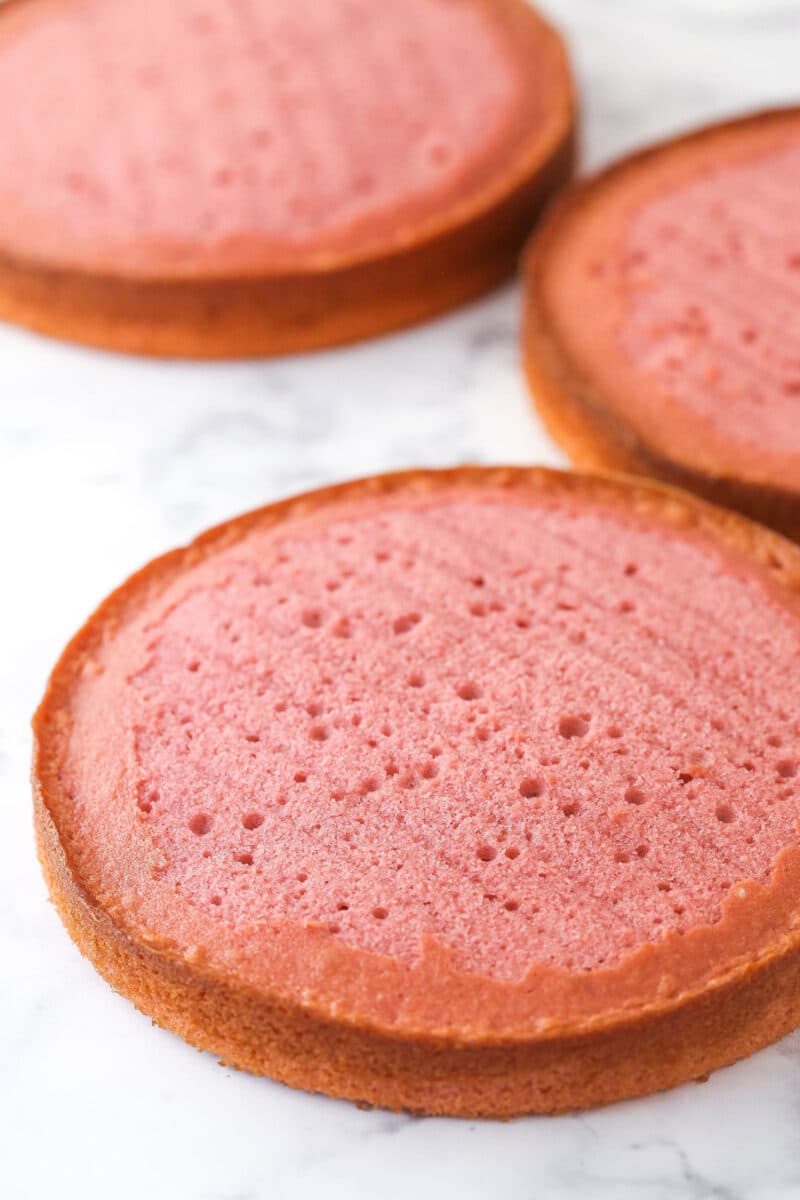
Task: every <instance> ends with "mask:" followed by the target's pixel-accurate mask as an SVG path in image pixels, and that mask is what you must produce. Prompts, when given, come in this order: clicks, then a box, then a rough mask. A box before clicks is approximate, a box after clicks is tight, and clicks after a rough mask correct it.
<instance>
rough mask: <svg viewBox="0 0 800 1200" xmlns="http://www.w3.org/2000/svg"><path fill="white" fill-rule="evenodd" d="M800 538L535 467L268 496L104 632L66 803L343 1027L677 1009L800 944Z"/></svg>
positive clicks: (68, 749) (127, 594) (166, 897)
mask: <svg viewBox="0 0 800 1200" xmlns="http://www.w3.org/2000/svg"><path fill="white" fill-rule="evenodd" d="M764 539H765V540H766V541H765V542H764V546H766V549H764V548H763V546H762V542H763V541H764ZM776 547H777V549H776ZM768 555H771V558H770V559H769V560H768ZM784 555H788V558H785V557H784ZM759 557H760V558H761V559H763V561H759ZM798 557H800V556H798V554H797V553H796V552H795V551H793V550H792V548H791V547H788V546H787V545H786V543H783V542H781V541H780V540H779V539H776V538H773V537H772V535H770V534H768V533H766V531H761V530H756V528H755V527H753V526H747V525H746V524H744V523H741V522H739V521H737V520H736V519H735V518H732V517H728V516H727V515H726V514H721V513H719V512H718V511H717V510H709V509H707V508H703V507H700V506H697V505H695V504H694V503H693V502H691V501H689V500H688V499H686V500H684V499H683V498H681V497H679V496H678V495H677V494H676V495H671V494H670V493H668V492H665V491H663V490H661V489H651V488H649V487H646V486H642V487H633V486H629V485H624V484H614V483H606V482H603V481H600V480H595V481H590V480H589V479H581V478H580V477H570V476H559V475H557V474H549V473H546V472H535V471H530V472H523V471H520V472H506V473H502V472H494V473H492V472H489V471H480V470H474V471H470V470H466V469H465V470H463V471H460V472H454V473H442V474H436V473H434V474H424V473H423V474H419V475H410V476H401V477H396V478H391V477H389V478H387V479H385V480H378V481H373V482H372V483H370V482H367V483H366V484H360V485H346V486H344V487H343V488H340V489H334V490H333V491H332V492H327V493H321V494H316V495H314V496H311V497H309V498H308V499H307V500H304V501H299V502H290V503H289V504H288V505H286V506H277V507H276V508H273V509H266V510H264V511H263V513H261V514H255V515H253V516H250V517H248V518H243V519H242V520H241V521H240V522H238V523H237V522H233V523H231V524H230V525H228V526H224V527H222V529H221V530H220V531H217V532H213V533H212V534H211V535H207V537H206V539H204V540H202V541H201V542H200V543H199V544H196V545H195V546H194V547H192V548H190V549H189V550H187V551H180V552H177V553H176V554H175V555H173V556H168V557H167V558H166V559H164V560H161V562H160V563H157V564H155V565H154V566H152V567H150V568H147V569H146V570H145V572H143V573H141V574H140V576H138V577H134V579H133V580H132V581H130V582H129V583H128V584H127V585H125V587H124V588H123V589H121V591H120V592H119V593H117V594H116V596H115V597H112V599H111V600H110V601H109V602H108V603H107V605H106V606H105V607H104V608H103V609H101V610H100V612H99V614H98V615H96V617H95V618H93V620H92V622H90V624H89V626H88V627H87V630H86V631H85V632H84V633H83V634H82V635H79V637H78V639H77V640H76V642H75V643H73V646H72V648H71V649H70V650H69V651H68V652H67V655H66V656H65V658H64V659H63V660H62V664H61V665H60V666H59V668H57V671H56V674H55V676H54V681H53V684H52V687H51V691H50V694H49V697H48V699H47V700H46V701H45V704H44V707H43V710H42V712H41V714H40V717H39V737H40V745H41V746H42V750H43V751H44V752H46V754H45V753H43V755H42V762H45V761H46V762H47V769H46V770H45V773H44V779H43V787H44V795H45V799H46V802H47V803H48V804H49V806H50V808H51V812H52V814H53V816H54V819H55V822H56V825H57V827H58V829H59V833H60V836H61V838H62V841H63V842H64V844H65V846H66V848H67V854H68V858H69V860H70V863H71V867H72V870H73V872H74V873H75V874H76V875H77V876H78V877H79V878H80V879H82V880H83V881H84V885H85V887H86V889H87V892H88V893H89V894H91V895H92V896H93V897H95V898H97V899H99V900H100V902H101V903H102V904H103V906H104V907H106V908H107V909H108V911H110V912H111V913H112V915H113V916H114V919H115V920H118V921H119V922H120V924H122V925H123V927H125V928H127V929H129V930H131V931H134V930H135V931H138V933H137V936H141V935H143V936H144V937H145V940H147V941H149V943H150V944H153V945H158V946H161V947H163V948H164V950H165V952H166V953H174V954H176V955H179V956H185V957H188V958H189V959H190V960H191V961H193V962H198V963H200V964H205V965H206V966H207V968H208V969H209V970H211V971H222V972H225V973H227V974H234V975H235V976H236V977H237V978H239V979H241V981H242V982H243V984H246V985H252V986H255V987H261V988H268V989H270V990H274V991H276V992H278V993H280V994H286V995H287V996H289V997H291V998H294V999H298V998H301V999H302V1002H304V1003H307V1004H310V1005H315V1006H318V1007H320V1008H322V1009H324V1010H325V1011H330V1012H336V1013H338V1014H345V1015H350V1016H352V1018H353V1019H359V1020H368V1021H374V1022H384V1023H389V1024H392V1025H396V1026H402V1027H404V1028H418V1029H421V1030H432V1029H441V1028H445V1027H446V1028H448V1029H449V1028H456V1029H459V1030H461V1032H462V1033H464V1035H465V1036H467V1035H469V1034H470V1032H471V1031H472V1032H475V1031H476V1030H482V1031H483V1032H484V1033H485V1032H486V1031H487V1030H488V1031H489V1032H491V1033H495V1034H498V1033H503V1032H507V1031H509V1030H512V1029H513V1030H517V1031H519V1030H520V1029H523V1030H529V1031H532V1030H535V1029H538V1028H545V1027H547V1028H549V1027H550V1026H551V1025H553V1024H555V1025H558V1024H559V1023H562V1024H563V1023H565V1022H566V1023H569V1022H570V1021H574V1020H579V1019H587V1018H592V1017H595V1016H596V1015H597V1014H598V1013H600V1012H606V1011H611V1010H613V1011H616V1010H618V1009H620V1008H625V1007H626V1006H629V1005H641V1004H645V1003H653V1002H655V1001H656V1000H657V999H659V998H660V999H662V1000H663V999H665V998H669V997H670V996H672V995H674V994H677V993H678V992H679V991H681V990H682V989H684V990H685V989H686V988H691V987H694V986H700V985H702V983H703V982H704V981H707V980H708V978H710V977H713V976H714V974H715V973H716V974H718V973H720V972H724V971H726V970H729V969H731V968H732V966H733V965H735V964H736V963H737V962H738V961H739V960H740V959H741V957H742V956H743V955H744V956H745V957H746V956H752V955H753V954H755V953H757V952H759V953H760V952H761V951H762V950H763V949H764V947H769V946H772V945H774V944H776V943H777V942H778V941H780V939H781V938H783V937H785V936H791V931H792V929H793V928H794V920H795V917H794V906H795V904H796V896H797V894H798V893H797V890H796V887H795V885H793V884H792V882H791V880H792V877H793V875H792V873H793V872H794V871H795V870H796V867H797V861H796V860H797V849H796V847H797V840H798V833H797V820H798V784H799V783H800V779H798V763H799V762H800V723H798V716H797V706H796V697H797V694H798V686H800V614H799V612H798V607H797V602H796V599H795V595H794V592H793V591H792V590H791V589H790V588H789V587H787V586H786V583H785V582H782V581H783V580H786V579H788V580H789V582H790V583H791V584H792V587H794V586H795V584H794V578H795V574H794V573H796V570H797V562H796V561H795V560H796V559H797V558H798ZM770 563H771V565H770Z"/></svg>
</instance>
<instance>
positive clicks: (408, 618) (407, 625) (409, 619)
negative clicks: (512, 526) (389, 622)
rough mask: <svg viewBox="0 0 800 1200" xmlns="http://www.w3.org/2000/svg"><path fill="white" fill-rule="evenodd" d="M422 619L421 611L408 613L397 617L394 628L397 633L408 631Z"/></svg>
mask: <svg viewBox="0 0 800 1200" xmlns="http://www.w3.org/2000/svg"><path fill="white" fill-rule="evenodd" d="M421 619H422V618H421V617H420V615H419V613H416V612H412V613H406V614H405V615H404V616H402V617H397V619H396V620H395V622H394V624H393V626H392V628H393V629H394V631H395V633H398V634H399V633H408V632H409V630H411V629H413V628H414V626H415V625H418V624H419V622H420V620H421Z"/></svg>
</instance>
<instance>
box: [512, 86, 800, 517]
mask: <svg viewBox="0 0 800 1200" xmlns="http://www.w3.org/2000/svg"><path fill="white" fill-rule="evenodd" d="M797 116H800V108H784V109H775V110H768V111H764V112H759V113H755V114H752V115H749V116H745V117H740V118H737V119H735V120H731V121H725V122H722V123H719V124H716V125H711V126H706V127H703V128H701V129H698V130H696V131H693V132H690V133H688V134H684V135H682V136H680V137H677V138H674V139H671V140H669V141H666V142H662V143H659V144H657V145H654V146H652V147H648V148H646V149H644V150H642V151H639V152H638V153H636V154H633V155H630V156H628V157H626V158H624V159H621V160H619V161H617V162H615V163H612V164H611V166H609V167H607V168H605V169H604V170H602V171H600V172H599V173H598V174H597V175H595V176H592V177H591V178H589V179H587V180H583V181H579V182H578V183H576V184H574V185H573V186H572V187H570V188H569V189H568V191H567V192H566V193H565V194H564V195H563V196H562V197H560V198H559V199H558V200H556V201H555V202H554V204H553V205H552V207H551V208H550V210H549V212H548V214H547V216H546V217H545V219H544V221H543V222H542V224H541V225H540V226H539V228H538V229H537V231H536V232H535V233H534V235H533V236H532V238H531V240H530V242H529V244H528V246H527V248H526V251H525V257H524V296H523V305H524V312H523V324H522V352H523V361H524V368H525V372H526V375H527V378H528V383H529V386H530V390H531V392H532V395H533V400H534V403H535V406H536V409H537V411H538V412H539V415H540V416H541V418H542V420H543V422H544V424H545V426H546V427H547V429H548V431H549V432H550V434H551V435H552V436H553V438H554V439H555V440H556V441H557V442H558V443H559V445H561V446H562V447H563V448H564V449H565V450H566V452H567V453H568V454H569V456H570V458H571V459H572V461H573V462H574V463H575V465H576V466H578V467H582V468H584V469H587V470H601V471H624V472H631V473H636V474H644V475H650V476H653V477H655V478H657V479H661V480H663V481H664V482H666V483H670V484H673V485H675V486H677V487H683V488H688V489H690V490H691V491H693V492H696V493H697V494H698V495H700V496H702V497H703V498H704V499H706V500H710V501H711V502H712V503H715V504H721V505H724V506H726V507H730V508H735V509H737V510H738V511H739V512H741V513H743V514H744V515H745V516H748V517H751V518H752V519H754V520H758V521H763V522H764V523H765V524H767V525H771V526H773V528H775V529H777V530H779V531H780V532H781V533H783V534H785V535H786V536H787V537H790V538H793V539H794V540H796V541H800V488H798V489H796V490H789V489H787V488H786V487H783V486H778V485H775V484H771V483H770V482H769V480H767V479H764V478H760V477H756V476H755V474H754V476H753V477H751V478H744V477H740V476H738V475H731V474H730V473H729V472H727V471H726V470H725V468H724V467H723V466H722V465H719V467H718V469H700V468H698V467H697V466H696V465H694V464H692V463H689V462H686V461H682V460H681V459H680V458H679V457H677V455H675V453H674V450H672V449H671V448H667V447H664V446H661V445H659V446H656V445H654V444H651V443H650V442H648V440H647V438H646V436H645V435H644V434H643V432H642V431H641V430H639V429H634V428H633V427H632V426H631V425H630V424H629V423H627V422H626V421H624V420H623V419H622V418H621V417H620V416H619V415H618V414H617V413H616V412H615V411H614V410H613V407H612V405H611V404H610V403H609V400H608V397H606V396H604V395H603V394H602V391H601V389H599V388H598V387H597V385H596V384H595V383H594V381H593V380H592V379H590V378H589V377H588V376H587V374H586V373H585V371H582V370H581V369H580V368H579V366H578V364H577V363H576V362H574V361H573V360H572V358H571V357H570V355H569V353H568V351H567V350H566V348H565V346H564V345H563V342H562V340H561V339H560V338H559V336H558V332H557V330H556V327H555V323H554V320H553V317H552V314H551V313H550V312H549V311H548V306H547V303H546V301H545V297H544V287H543V279H544V278H545V276H546V273H547V270H548V262H549V258H548V256H549V253H550V251H551V249H552V248H553V247H554V246H555V244H556V243H557V242H558V241H559V239H560V238H561V237H562V235H563V233H564V230H565V229H566V227H567V225H568V224H569V223H570V222H572V221H574V220H575V219H576V218H578V219H579V218H580V213H581V210H582V209H585V208H586V207H587V206H588V205H590V204H591V203H592V202H593V200H594V199H595V197H596V196H597V195H598V193H599V192H601V191H602V190H603V189H604V188H605V187H606V186H607V185H609V184H613V183H614V182H615V181H616V180H617V179H618V178H620V177H621V176H622V175H623V174H624V173H625V172H628V171H630V169H631V168H634V167H638V166H640V165H645V166H646V165H647V163H648V162H649V161H651V160H654V159H656V158H658V156H660V155H661V154H663V153H665V152H666V153H673V152H675V151H676V150H679V149H680V148H681V147H682V146H691V145H696V144H698V143H703V142H705V141H711V140H713V139H714V138H716V137H718V136H719V135H721V134H728V133H731V132H735V131H737V130H747V129H756V128H758V127H769V126H771V125H772V124H775V123H779V122H783V121H785V120H787V118H789V119H791V118H793V117H797Z"/></svg>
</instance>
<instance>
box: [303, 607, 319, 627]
mask: <svg viewBox="0 0 800 1200" xmlns="http://www.w3.org/2000/svg"><path fill="white" fill-rule="evenodd" d="M301 620H302V622H303V624H304V625H306V626H307V627H308V628H309V629H319V627H320V625H321V624H322V610H321V609H319V608H306V609H304V610H303V612H302V615H301Z"/></svg>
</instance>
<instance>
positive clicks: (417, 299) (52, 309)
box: [0, 0, 576, 359]
mask: <svg viewBox="0 0 800 1200" xmlns="http://www.w3.org/2000/svg"><path fill="white" fill-rule="evenodd" d="M27 2H28V0H14V3H13V4H12V5H10V6H9V7H10V9H17V8H18V7H19V6H22V5H24V4H25V3H27ZM65 2H67V0H65ZM480 2H481V4H485V5H486V6H487V7H488V8H489V9H490V10H491V15H492V19H493V20H494V21H496V22H497V24H498V26H499V27H504V28H505V29H506V31H507V35H508V38H509V40H510V42H511V44H512V45H513V46H514V48H515V52H516V53H519V54H520V55H523V54H525V53H526V47H533V46H535V47H536V49H537V53H541V55H542V57H543V61H545V62H546V64H547V72H548V73H549V74H550V76H551V77H552V88H551V90H550V94H549V96H548V98H547V100H548V102H547V110H546V112H545V113H544V114H543V115H542V116H540V119H539V120H538V121H537V122H534V128H533V130H532V131H531V132H528V131H527V127H525V131H524V135H523V136H522V137H520V138H518V140H517V146H516V149H514V150H513V153H512V152H510V151H509V147H508V146H507V145H506V144H505V141H504V142H503V144H502V145H498V146H497V147H496V148H495V150H494V151H493V153H492V156H491V160H490V161H489V162H487V164H486V169H485V183H484V185H483V186H482V187H481V188H480V189H479V190H478V191H475V190H474V189H473V192H472V194H471V195H470V196H469V197H467V198H466V199H465V198H464V197H462V196H460V195H459V193H458V191H457V190H456V191H455V192H454V194H453V196H452V197H451V198H450V199H449V201H448V200H444V201H443V206H442V210H441V212H439V213H437V215H436V216H435V218H426V219H425V220H424V221H422V222H421V223H420V224H419V225H418V227H414V228H413V230H411V231H407V232H404V234H403V237H402V239H399V240H398V239H397V238H396V237H392V238H388V237H387V238H384V239H383V240H381V239H380V238H378V239H377V240H373V241H372V242H371V243H370V244H368V245H362V244H361V243H360V242H358V241H356V242H354V243H353V245H352V246H350V247H348V246H346V245H343V246H342V247H341V248H340V249H339V250H338V251H337V252H336V253H326V254H325V255H324V256H322V257H321V259H320V261H319V262H318V263H314V262H313V261H310V262H309V263H307V264H303V265H302V266H301V267H299V268H298V269H297V270H295V269H293V268H287V267H283V268H278V269H276V270H270V268H269V266H268V265H265V266H264V268H263V269H261V268H260V267H259V266H256V267H255V268H254V270H253V273H252V274H243V273H241V272H234V273H230V272H225V271H224V270H220V271H218V270H216V269H214V271H213V272H210V273H205V272H203V271H202V270H201V271H194V270H193V271H190V272H188V273H183V274H182V275H175V276H172V275H169V274H165V275H164V277H163V278H159V277H153V276H150V275H145V276H142V275H137V274H126V273H125V272H124V271H122V272H120V273H116V272H114V271H112V270H109V271H107V272H100V271H98V272H81V271H79V270H74V269H71V268H64V267H61V266H59V265H58V264H55V263H52V264H48V263H39V262H33V261H30V260H28V259H23V258H18V257H16V256H14V254H13V253H10V252H8V251H6V252H3V251H2V249H0V319H2V320H7V321H11V322H14V323H17V324H20V325H23V326H26V327H28V328H30V329H33V330H36V331H38V332H41V333H46V334H50V335H52V336H55V337H59V338H65V339H68V340H70V341H76V342H82V343H86V344H88V345H93V346H98V347H102V348H106V349H112V350H118V351H124V352H129V353H134V354H145V355H152V356H163V357H182V358H198V359H214V358H236V357H246V356H260V355H274V354H285V353H286V354H288V353H294V352H297V351H301V350H313V349H320V348H323V347H326V346H335V345H340V344H345V343H349V342H353V341H357V340H360V339H362V338H367V337H372V336H374V335H377V334H380V333H383V332H386V331H389V330H392V329H398V328H402V327H404V326H408V325H411V324H414V323H416V322H419V321H422V320H425V319H427V318H430V317H432V316H434V315H436V314H437V313H440V312H443V311H445V310H447V309H449V308H452V307H454V306H456V305H458V304H460V303H463V302H465V301H467V300H469V299H472V298H474V297H476V296H478V295H480V294H481V293H483V292H485V291H486V290H488V289H490V288H492V287H494V286H496V285H497V284H499V283H500V282H502V280H503V279H504V278H506V277H507V276H509V275H510V274H512V273H513V271H514V270H515V268H516V265H517V260H518V256H519V252H520V248H521V246H522V245H523V242H524V240H525V238H526V237H527V235H528V234H529V232H530V229H531V226H532V225H533V222H534V220H535V219H536V217H537V216H538V214H539V212H540V211H541V209H542V207H543V206H544V204H545V202H546V201H547V200H548V199H549V197H550V196H551V195H552V193H553V192H554V191H556V190H557V189H558V188H559V187H560V186H561V185H562V184H564V183H565V182H567V180H568V179H569V177H570V175H571V173H572V169H573V165H574V154H575V120H576V112H575V110H576V101H575V94H574V89H573V84H572V80H571V75H570V70H569V64H568V60H567V55H566V50H565V48H564V45H563V43H562V41H561V39H560V37H559V36H558V34H557V33H556V32H555V31H554V30H553V29H552V28H551V27H550V26H549V25H548V24H547V23H546V22H545V21H544V20H543V19H542V18H541V17H540V16H539V15H538V14H537V13H536V12H535V11H534V10H533V9H532V8H531V7H530V6H529V5H528V4H527V3H525V0H480ZM2 21H3V15H2V14H0V34H2V29H3V26H2ZM532 83H533V81H531V84H532ZM526 104H527V100H525V102H524V103H523V105H522V108H521V109H520V111H519V113H517V114H516V117H515V124H516V126H518V127H520V128H522V127H523V122H524V121H525V120H526V119H527V117H526V110H525V105H526ZM529 115H530V114H528V116H529ZM518 132H519V129H518Z"/></svg>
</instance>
